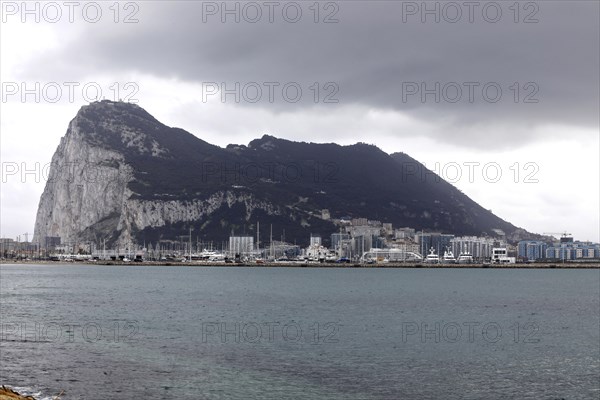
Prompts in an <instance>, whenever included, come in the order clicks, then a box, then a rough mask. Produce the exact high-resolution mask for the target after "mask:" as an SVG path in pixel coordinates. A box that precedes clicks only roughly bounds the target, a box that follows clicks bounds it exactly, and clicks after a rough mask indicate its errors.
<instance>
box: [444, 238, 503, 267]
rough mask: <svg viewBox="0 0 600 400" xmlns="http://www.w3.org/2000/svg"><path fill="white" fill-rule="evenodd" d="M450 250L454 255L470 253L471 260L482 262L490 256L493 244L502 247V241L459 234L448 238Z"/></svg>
mask: <svg viewBox="0 0 600 400" xmlns="http://www.w3.org/2000/svg"><path fill="white" fill-rule="evenodd" d="M450 243H451V248H452V252H453V253H454V255H455V256H456V257H459V256H460V255H461V254H470V255H471V256H472V257H473V261H477V262H483V261H486V260H489V259H491V258H492V249H493V248H494V246H496V247H502V243H501V242H498V241H497V240H494V239H492V238H484V237H479V236H461V237H456V238H453V239H451V240H450Z"/></svg>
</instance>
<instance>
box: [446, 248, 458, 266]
mask: <svg viewBox="0 0 600 400" xmlns="http://www.w3.org/2000/svg"><path fill="white" fill-rule="evenodd" d="M455 262H456V258H454V253H453V252H452V250H450V249H449V248H447V249H446V250H445V251H444V263H445V264H454V263H455Z"/></svg>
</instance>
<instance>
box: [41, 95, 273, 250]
mask: <svg viewBox="0 0 600 400" xmlns="http://www.w3.org/2000/svg"><path fill="white" fill-rule="evenodd" d="M102 103H104V104H102ZM102 103H95V104H93V105H90V106H86V107H83V108H82V111H80V112H79V113H78V115H77V116H76V117H75V118H74V119H73V120H72V121H71V122H70V124H69V127H68V130H67V133H66V135H65V136H64V137H63V138H62V139H61V142H60V145H59V146H58V149H57V150H56V152H55V153H54V156H53V157H52V163H51V168H50V172H49V176H48V181H47V184H46V187H45V189H44V192H43V194H42V196H41V199H40V203H39V207H38V212H37V218H36V224H35V233H34V241H37V240H40V243H43V242H44V238H45V237H46V236H59V237H61V240H62V242H63V243H75V242H78V243H81V242H84V241H95V242H96V243H98V242H99V241H102V240H103V239H104V240H107V241H108V242H109V243H114V242H121V243H129V242H130V241H132V242H135V241H136V239H137V238H136V234H137V233H139V232H141V231H144V230H145V229H147V228H161V227H165V226H167V225H173V224H177V223H196V222H203V221H206V220H207V219H208V218H210V216H211V214H212V213H214V212H215V211H217V210H219V209H221V208H222V207H226V208H231V207H233V206H234V205H236V204H240V205H243V207H244V209H245V210H246V217H247V218H246V219H247V220H249V219H250V216H251V215H252V213H253V212H255V211H256V210H262V211H264V212H266V213H267V214H269V215H280V214H281V213H282V212H281V209H280V208H279V207H275V206H273V204H271V203H269V202H267V201H264V200H259V199H256V198H255V197H254V196H253V195H251V194H247V193H235V192H233V191H216V192H214V193H208V194H207V195H206V196H199V198H194V199H186V200H177V199H175V200H170V199H165V200H163V199H160V200H158V199H154V200H150V199H141V198H139V196H137V197H136V194H137V193H135V192H134V191H132V190H131V189H130V188H129V185H130V184H131V183H133V182H136V173H138V174H141V175H143V174H145V173H148V172H147V171H139V170H136V169H134V167H133V166H132V165H131V163H128V161H129V160H128V158H131V157H130V156H131V154H132V153H133V154H138V155H141V156H144V157H147V158H150V159H152V158H155V159H156V162H157V163H159V162H160V161H161V160H163V161H164V159H165V156H166V155H168V154H169V150H168V149H166V148H163V147H161V146H160V144H159V143H158V142H157V141H156V140H154V139H152V138H151V137H149V135H147V134H146V133H144V132H143V131H141V130H137V129H135V128H132V126H131V125H130V124H124V123H121V121H119V119H120V118H118V113H117V112H116V110H114V108H115V104H114V103H110V102H102ZM121 106H122V105H119V104H117V105H116V107H121ZM90 107H91V108H92V109H93V111H94V112H98V111H99V112H101V113H103V115H104V118H103V120H102V121H100V124H99V125H100V126H101V127H102V129H98V122H99V121H94V120H93V118H90V114H89V113H88V112H86V111H88V108H90ZM127 107H130V108H133V109H139V107H137V106H135V105H130V104H128V105H127ZM140 110H141V109H140ZM90 111H91V110H90ZM114 114H117V115H114ZM115 117H116V118H115ZM100 135H102V137H100ZM107 139H108V140H107ZM115 139H117V142H116V143H118V145H117V146H115ZM111 141H112V146H107V145H106V144H107V143H110V142H111ZM111 147H112V148H111ZM119 148H120V149H121V151H119V150H118V149H119ZM123 150H124V151H123ZM128 156H129V157H128ZM167 159H168V158H167ZM157 192H160V190H159V188H157ZM171 239H175V238H171Z"/></svg>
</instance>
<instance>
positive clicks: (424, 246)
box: [415, 232, 454, 255]
mask: <svg viewBox="0 0 600 400" xmlns="http://www.w3.org/2000/svg"><path fill="white" fill-rule="evenodd" d="M452 239H454V235H451V234H446V233H423V232H419V233H417V234H416V235H415V240H416V241H417V243H418V244H419V248H420V249H421V251H420V253H421V255H423V254H427V253H429V249H431V248H433V249H434V250H435V252H436V254H438V255H440V254H443V253H444V251H445V250H446V248H448V247H451V246H452V243H451V240H452Z"/></svg>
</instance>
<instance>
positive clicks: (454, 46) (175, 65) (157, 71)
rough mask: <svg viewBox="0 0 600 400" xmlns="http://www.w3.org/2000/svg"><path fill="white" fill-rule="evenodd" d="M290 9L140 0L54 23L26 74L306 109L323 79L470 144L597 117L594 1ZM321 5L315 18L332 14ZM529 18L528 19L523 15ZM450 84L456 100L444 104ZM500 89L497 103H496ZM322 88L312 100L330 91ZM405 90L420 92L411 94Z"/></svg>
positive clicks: (343, 95)
mask: <svg viewBox="0 0 600 400" xmlns="http://www.w3.org/2000/svg"><path fill="white" fill-rule="evenodd" d="M300 3H301V8H302V10H303V16H302V18H301V20H300V21H299V22H297V23H289V22H286V21H285V19H284V18H283V17H282V12H281V6H279V7H278V8H276V11H275V13H274V20H275V22H273V23H269V22H268V16H267V15H266V12H265V11H266V8H265V3H262V2H258V4H259V6H260V7H261V8H262V10H263V17H262V18H261V20H260V21H259V22H257V23H249V22H246V21H245V20H244V15H241V16H240V17H241V20H240V23H235V21H234V20H233V18H234V17H233V16H227V22H226V23H222V22H221V15H220V13H217V15H207V14H206V13H203V8H204V10H205V11H206V10H207V8H206V7H207V4H208V3H206V2H205V3H204V4H203V3H202V2H140V3H139V6H140V12H139V14H138V16H137V17H138V19H139V23H137V24H114V23H110V21H109V22H103V23H100V24H83V26H78V28H83V30H82V31H81V32H80V33H79V34H78V35H77V37H72V36H71V37H69V26H65V27H64V28H63V29H64V32H65V45H64V47H61V48H60V49H59V50H57V51H52V52H47V53H45V54H44V55H43V56H40V57H39V58H38V59H37V60H35V62H34V63H31V64H30V65H29V66H28V68H25V70H24V71H25V74H26V76H27V78H28V79H35V78H38V79H46V80H50V79H51V80H57V78H59V77H60V78H61V79H64V80H76V79H83V78H84V77H89V76H90V75H93V74H94V73H97V74H107V73H108V74H120V73H123V72H124V71H138V72H141V73H147V74H151V75H155V76H158V77H165V78H177V79H181V80H184V81H189V82H216V83H222V82H225V83H226V84H227V86H228V87H233V85H234V83H235V82H240V83H241V85H244V84H245V83H248V82H258V83H263V82H280V83H281V84H282V85H283V84H284V83H286V82H298V83H299V84H300V85H301V87H302V88H303V89H304V94H303V97H302V101H300V102H298V103H296V104H290V103H289V102H286V101H284V100H283V99H282V98H281V97H280V96H279V97H278V96H277V92H276V98H275V101H274V102H273V103H272V104H271V103H269V102H268V101H262V102H259V103H257V104H251V103H249V102H245V101H244V99H243V98H242V101H241V103H240V104H242V105H246V106H260V107H267V108H271V109H273V110H276V111H280V110H288V111H290V110H296V109H298V110H300V109H302V108H304V107H312V106H314V102H313V92H310V91H309V89H308V88H309V87H310V85H311V84H312V83H314V82H319V83H320V84H321V85H323V84H325V83H327V82H334V83H335V84H336V85H337V86H338V87H339V93H337V94H336V95H335V96H334V98H337V99H338V100H339V104H340V105H353V104H357V105H363V106H366V107H368V108H377V109H392V110H401V111H409V112H410V114H411V115H412V116H414V117H416V118H420V119H424V120H427V121H432V122H436V121H439V122H440V124H442V122H443V125H444V126H446V127H448V130H447V131H445V132H443V135H444V137H443V138H441V139H442V140H452V141H457V142H458V143H460V141H461V140H463V141H466V140H470V139H468V137H469V136H468V135H462V136H461V132H462V131H463V130H464V129H473V127H477V126H485V125H489V126H500V127H503V126H506V127H507V128H508V130H506V131H504V133H503V135H505V138H506V139H509V140H512V139H519V140H521V141H523V142H526V141H528V140H531V139H533V137H532V136H527V135H523V129H525V130H527V129H529V128H533V127H535V126H539V125H543V124H546V123H556V124H565V125H576V126H585V127H597V125H598V108H599V98H598V87H599V78H598V71H599V69H600V62H599V28H598V12H599V3H598V2H567V1H564V2H560V1H552V2H542V1H539V2H529V3H526V2H523V3H521V5H520V12H519V15H518V17H517V19H518V22H515V11H514V8H512V9H511V8H510V7H511V6H512V5H513V4H514V2H512V1H511V2H497V3H494V4H499V5H500V8H501V11H502V17H501V18H500V20H499V21H498V22H495V23H492V22H490V21H491V20H493V19H494V18H495V7H493V8H490V7H488V8H486V10H487V13H486V14H485V15H484V12H483V9H484V7H486V5H487V4H489V3H490V2H473V4H475V6H474V12H473V14H472V16H473V22H470V21H469V19H470V17H471V16H470V15H469V9H468V8H467V7H466V6H465V5H464V4H466V3H465V2H462V1H461V2H456V3H453V4H457V5H458V6H459V7H460V8H461V11H462V13H463V15H462V17H461V18H460V19H459V20H458V21H457V22H455V23H452V22H449V20H451V19H453V18H454V17H455V13H454V11H455V10H454V9H450V8H446V11H447V13H446V14H443V13H440V22H439V23H436V22H435V21H434V18H435V16H434V15H431V14H430V15H426V18H427V21H426V22H425V23H423V22H422V21H421V14H420V12H419V11H420V10H418V9H417V13H416V14H414V15H412V14H411V15H408V14H407V13H406V12H404V13H403V10H404V11H411V12H412V11H414V8H408V7H409V6H410V7H413V6H415V5H416V6H417V7H418V8H421V7H422V4H423V3H422V2H415V3H411V2H392V1H374V2H371V1H369V2H367V1H355V2H338V3H337V4H338V5H339V11H338V12H337V13H335V15H334V16H333V17H334V18H336V19H337V20H339V22H337V23H322V22H320V23H314V21H313V18H314V13H313V10H311V9H309V7H310V6H311V5H312V4H313V2H312V1H311V2H306V3H304V2H300ZM210 4H212V5H215V4H216V5H217V6H218V7H221V4H222V3H221V2H218V3H210ZM227 4H228V5H229V7H234V5H233V4H234V3H233V2H228V3H227ZM243 4H244V3H241V7H243ZM281 4H285V3H281ZM427 4H428V7H429V8H434V7H436V4H438V5H437V7H439V9H440V10H441V11H442V10H443V9H444V7H446V6H445V3H443V2H440V3H435V2H427ZM528 4H529V5H528ZM531 4H533V5H531ZM321 6H322V7H321V8H322V9H321V12H320V15H319V19H320V20H321V21H322V20H323V19H324V18H325V16H326V15H327V14H329V13H331V12H332V11H334V9H333V8H328V9H324V8H325V7H326V6H327V3H321ZM513 7H514V6H513ZM252 15H253V14H252ZM528 17H530V18H531V19H537V21H538V22H536V23H525V21H524V20H525V19H527V18H528ZM203 19H205V20H206V22H204V21H203ZM403 19H405V21H403ZM467 82H471V83H468V84H467ZM436 83H439V85H440V86H439V95H440V99H439V102H436V98H435V97H436V96H435V94H429V95H427V96H426V97H425V98H424V101H423V98H422V96H421V93H420V91H421V89H422V88H423V86H422V85H423V84H424V85H425V86H426V88H427V89H430V90H431V89H435V88H436ZM515 83H517V85H518V87H519V92H518V98H517V99H516V100H517V101H516V102H515V98H514V97H515V94H516V87H515V86H513V85H514V84H515ZM485 84H488V92H487V94H488V97H487V98H486V97H485V96H484V94H483V92H482V89H483V87H484V85H485ZM489 84H491V86H490V85H489ZM444 85H446V86H445V87H446V90H447V91H446V92H444V90H443V89H444ZM457 87H460V89H461V91H462V95H461V97H460V98H459V100H458V101H456V102H455V103H454V102H453V101H455V100H456V98H457V95H458V92H457V91H456V88H457ZM497 87H499V88H500V89H501V90H502V97H501V99H500V100H499V101H498V102H496V103H494V102H493V101H494V100H496V99H495V97H496V95H495V88H497ZM470 88H473V92H472V93H473V98H472V102H471V101H470V99H469V97H470V93H469V91H470ZM321 90H322V91H321V93H320V97H321V98H320V100H322V97H323V96H324V95H325V94H327V92H328V91H327V90H325V91H323V88H321ZM415 90H419V92H417V93H415V94H413V95H411V94H410V93H412V92H414V91H415ZM265 91H266V89H265ZM266 98H267V97H266V94H265V95H264V96H263V99H265V100H266ZM526 100H533V101H534V102H531V103H528V102H525V101H526ZM229 101H233V100H231V97H230V100H229ZM535 101H537V102H535ZM322 107H323V109H324V110H327V107H334V106H332V105H331V104H324V105H322ZM515 126H517V127H519V128H520V129H515V130H514V132H515V135H516V134H517V132H518V135H519V136H518V137H514V138H513V137H511V128H510V127H515Z"/></svg>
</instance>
